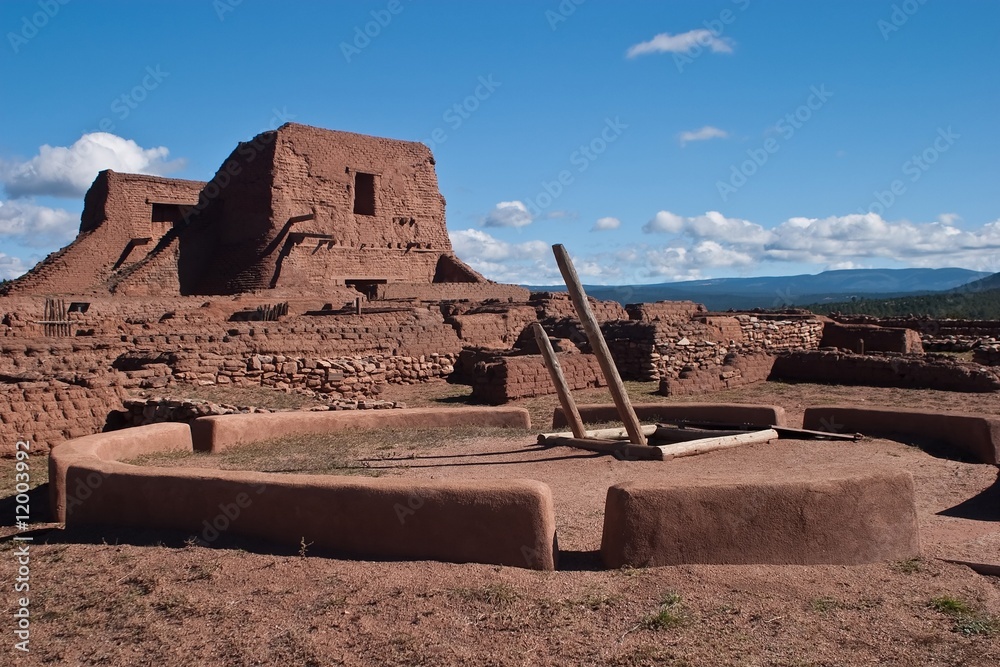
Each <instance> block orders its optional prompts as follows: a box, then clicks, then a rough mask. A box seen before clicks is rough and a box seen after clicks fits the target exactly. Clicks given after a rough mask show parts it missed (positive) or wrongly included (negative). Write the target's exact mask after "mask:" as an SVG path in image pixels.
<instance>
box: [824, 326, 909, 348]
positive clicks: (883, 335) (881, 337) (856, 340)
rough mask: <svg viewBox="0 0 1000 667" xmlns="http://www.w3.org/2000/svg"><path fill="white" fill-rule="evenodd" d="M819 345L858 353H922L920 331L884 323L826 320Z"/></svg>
mask: <svg viewBox="0 0 1000 667" xmlns="http://www.w3.org/2000/svg"><path fill="white" fill-rule="evenodd" d="M819 344H820V347H838V348H841V349H844V350H850V351H851V352H857V353H858V354H864V353H866V352H900V353H902V354H923V352H924V348H923V345H922V344H921V342H920V334H918V333H917V332H916V331H913V330H912V329H906V328H891V327H882V326H878V325H874V324H838V323H836V322H827V323H826V326H825V327H823V338H822V339H821V340H820V343H819Z"/></svg>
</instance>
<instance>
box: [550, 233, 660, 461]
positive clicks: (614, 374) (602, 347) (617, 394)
mask: <svg viewBox="0 0 1000 667" xmlns="http://www.w3.org/2000/svg"><path fill="white" fill-rule="evenodd" d="M552 252H553V253H555V256H556V264H558V265H559V272H560V273H562V276H563V280H565V281H566V288H567V289H568V290H569V295H570V298H571V299H572V300H573V307H574V308H576V314H577V316H578V317H579V318H580V324H582V325H583V331H584V333H585V334H587V340H588V341H589V342H590V348H591V350H592V351H593V353H594V356H596V357H597V363H598V364H600V366H601V371H602V372H603V373H604V379H605V380H607V382H608V389H609V390H610V391H611V398H612V400H614V402H615V407H616V408H617V409H618V415H619V417H620V418H621V420H622V423H623V424H625V430H626V431H628V436H629V440H630V441H632V442H633V443H635V444H637V445H645V444H646V436H645V435H643V433H642V424H640V423H639V418H638V417H637V416H636V414H635V410H633V409H632V403H631V401H629V399H628V392H626V391H625V385H624V383H622V378H621V376H620V375H619V374H618V367H617V366H615V362H614V360H613V359H612V358H611V351H610V350H608V344H607V342H606V341H605V340H604V334H602V333H601V326H600V324H598V323H597V318H596V317H594V312H593V311H592V310H591V309H590V302H589V301H588V300H587V293H586V292H584V291H583V284H582V283H581V282H580V277H579V276H577V275H576V268H575V267H574V266H573V260H571V259H570V257H569V253H568V252H566V248H564V247H563V246H562V244H559V243H557V244H556V245H554V246H552Z"/></svg>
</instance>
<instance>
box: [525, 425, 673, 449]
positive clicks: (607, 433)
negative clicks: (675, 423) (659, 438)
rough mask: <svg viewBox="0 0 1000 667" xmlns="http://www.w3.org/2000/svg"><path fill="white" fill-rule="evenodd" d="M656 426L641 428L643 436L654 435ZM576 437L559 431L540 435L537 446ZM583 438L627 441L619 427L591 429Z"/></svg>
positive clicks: (624, 432) (625, 433)
mask: <svg viewBox="0 0 1000 667" xmlns="http://www.w3.org/2000/svg"><path fill="white" fill-rule="evenodd" d="M656 429H657V427H656V426H652V425H650V426H643V427H642V433H643V435H653V434H654V433H656ZM570 437H574V438H575V437H576V434H574V433H571V432H569V431H559V432H556V433H542V434H540V435H539V436H538V444H540V445H542V444H545V441H546V440H548V439H550V438H570ZM583 437H584V438H598V439H600V440H628V432H627V431H626V430H625V429H624V428H622V427H621V426H619V427H617V428H598V429H592V430H590V431H584V433H583Z"/></svg>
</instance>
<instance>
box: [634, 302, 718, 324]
mask: <svg viewBox="0 0 1000 667" xmlns="http://www.w3.org/2000/svg"><path fill="white" fill-rule="evenodd" d="M625 310H626V311H627V312H628V319H630V320H635V321H637V322H654V321H656V320H662V321H664V322H684V321H687V320H690V319H692V318H693V317H695V315H698V314H701V313H706V312H708V311H707V309H706V308H705V306H703V305H702V304H700V303H695V302H694V301H657V302H656V303H629V304H626V305H625Z"/></svg>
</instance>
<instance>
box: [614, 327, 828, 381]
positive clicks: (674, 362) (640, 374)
mask: <svg viewBox="0 0 1000 667" xmlns="http://www.w3.org/2000/svg"><path fill="white" fill-rule="evenodd" d="M601 329H602V331H603V332H604V336H605V338H606V339H607V341H608V348H609V349H610V350H611V354H612V356H613V357H614V359H615V363H616V364H617V365H618V370H619V372H620V373H621V375H622V377H623V378H624V379H628V380H639V381H647V382H648V381H651V380H676V379H678V378H680V376H681V374H682V373H685V374H687V376H688V377H690V376H691V374H700V376H701V377H705V378H711V377H714V376H715V374H718V375H720V376H721V374H723V373H726V372H728V371H731V370H732V369H731V368H724V366H725V363H726V358H727V356H728V355H730V354H737V355H739V356H740V357H745V358H748V359H759V358H761V357H760V355H762V354H774V353H777V352H779V351H782V350H794V349H815V348H816V347H817V346H818V345H819V338H820V335H821V332H822V330H823V323H822V322H821V321H819V320H817V319H813V318H801V317H796V318H782V317H778V318H776V319H772V318H769V317H766V316H760V315H750V314H746V313H741V314H739V315H735V316H705V317H698V318H696V319H694V320H687V321H684V320H680V321H668V320H653V321H637V320H634V321H627V322H621V321H617V322H608V323H605V324H604V325H603V326H602V327H601ZM706 391H708V389H706Z"/></svg>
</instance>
